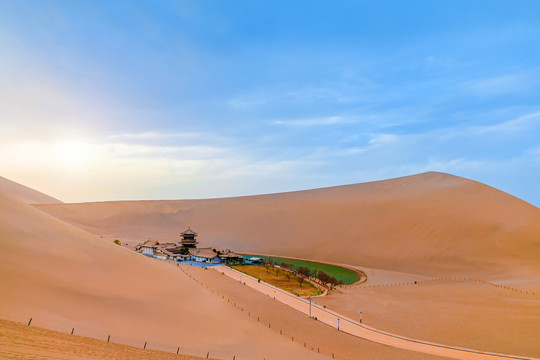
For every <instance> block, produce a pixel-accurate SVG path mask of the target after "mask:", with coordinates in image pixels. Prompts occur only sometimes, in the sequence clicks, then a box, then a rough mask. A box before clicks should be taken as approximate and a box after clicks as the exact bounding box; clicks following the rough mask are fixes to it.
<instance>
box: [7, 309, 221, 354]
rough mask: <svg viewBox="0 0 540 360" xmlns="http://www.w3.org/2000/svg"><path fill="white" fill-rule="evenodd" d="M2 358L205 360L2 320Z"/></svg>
mask: <svg viewBox="0 0 540 360" xmlns="http://www.w3.org/2000/svg"><path fill="white" fill-rule="evenodd" d="M205 358H206V357H205ZM210 358H211V357H210ZM0 359H4V360H8V359H9V360H11V359H13V360H51V359H64V360H92V359H108V360H113V359H115V360H116V359H129V360H154V359H156V360H201V359H203V357H195V356H189V355H182V354H178V355H177V354H176V353H168V352H164V351H156V350H150V349H148V348H147V349H146V350H144V349H142V348H140V347H138V348H137V347H134V346H127V345H121V344H116V343H113V342H109V343H108V342H106V341H104V340H97V339H92V338H88V337H83V336H78V335H69V334H67V333H62V332H58V331H53V330H48V329H43V328H38V327H35V326H26V325H24V324H20V323H17V322H13V321H6V320H1V319H0Z"/></svg>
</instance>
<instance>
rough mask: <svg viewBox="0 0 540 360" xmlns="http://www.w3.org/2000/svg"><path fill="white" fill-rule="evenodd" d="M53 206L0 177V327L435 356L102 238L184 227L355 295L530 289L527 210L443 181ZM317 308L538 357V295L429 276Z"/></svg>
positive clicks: (533, 229) (414, 179) (236, 350)
mask: <svg viewBox="0 0 540 360" xmlns="http://www.w3.org/2000/svg"><path fill="white" fill-rule="evenodd" d="M55 201H56V202H57V200H55V199H52V198H50V197H47V196H46V195H43V194H41V193H37V192H34V191H33V190H31V189H28V188H25V187H23V186H20V185H18V184H15V183H13V182H10V181H8V180H6V179H3V178H1V179H0V292H1V293H2V294H3V296H2V297H1V298H0V314H2V316H1V317H3V318H12V319H14V320H18V321H25V320H26V319H28V318H29V317H33V318H34V320H33V321H34V322H37V324H38V325H39V324H42V325H43V326H44V327H49V328H50V327H53V328H55V329H58V330H61V331H69V330H70V329H71V328H72V327H75V328H77V331H78V332H79V334H80V335H83V336H90V337H94V338H98V339H103V340H105V339H106V336H107V335H108V334H111V336H112V337H113V339H115V340H116V341H118V342H122V343H124V344H131V345H134V346H138V347H140V346H141V344H143V343H144V342H145V341H147V342H148V343H149V344H151V348H152V349H161V350H165V351H173V352H174V351H175V350H176V348H177V346H181V348H182V349H183V351H184V353H187V354H193V355H198V356H203V357H204V356H205V355H206V352H207V351H209V352H210V354H211V355H213V356H216V357H223V358H228V357H231V358H232V355H233V354H234V355H236V356H237V357H236V358H237V359H242V358H266V359H272V358H274V359H281V358H287V359H288V358H295V359H303V358H305V359H308V358H309V359H311V358H317V357H318V356H326V357H328V356H329V355H331V352H335V353H336V355H337V354H339V356H338V357H337V358H339V359H358V358H360V359H363V358H366V359H372V358H381V359H435V358H434V357H432V356H428V355H422V354H418V353H414V352H410V351H404V350H398V349H394V348H390V347H387V346H383V345H378V344H374V343H371V342H367V341H364V340H361V339H358V338H354V337H352V336H350V335H346V334H343V333H337V332H334V331H335V330H333V329H332V328H330V327H328V326H326V325H323V324H320V323H317V322H313V321H311V320H309V319H308V318H306V317H305V316H304V315H301V314H299V313H295V312H294V310H292V309H290V308H288V307H286V306H284V305H280V304H278V303H275V302H272V301H271V299H268V298H265V297H264V296H261V295H260V294H258V293H256V292H253V290H250V289H248V288H245V287H242V286H241V285H240V284H238V283H237V282H234V281H232V280H231V279H225V280H224V279H223V278H221V277H220V276H218V274H217V273H215V272H213V271H204V270H200V269H194V268H189V271H188V272H189V273H190V274H191V275H192V276H194V277H196V278H197V279H198V281H199V282H196V281H194V280H193V279H192V278H191V277H188V276H187V275H186V274H185V273H184V272H183V271H181V269H180V268H179V267H176V266H173V265H171V264H169V263H165V262H162V261H158V260H154V259H149V258H145V257H143V256H141V255H138V254H135V253H134V252H132V251H131V250H129V249H127V248H124V247H120V246H117V245H114V244H112V241H111V240H112V239H114V238H119V239H122V241H123V242H128V243H130V244H132V245H134V244H135V243H137V242H139V241H141V240H144V239H146V238H148V237H150V236H151V237H152V238H154V239H158V240H166V241H170V240H175V239H177V238H178V233H179V232H180V231H182V230H184V228H186V227H187V226H191V227H192V228H194V229H195V230H197V231H199V232H200V241H201V242H202V243H203V244H205V245H216V246H220V247H231V248H234V249H238V250H245V251H254V252H262V253H271V254H276V255H285V256H287V255H289V256H297V257H302V258H311V259H320V260H326V261H328V262H332V263H341V264H347V265H349V266H357V267H359V268H360V269H362V270H364V271H365V272H366V273H367V274H368V277H369V279H368V282H367V283H366V286H372V285H376V284H379V285H380V284H382V285H388V284H393V283H399V282H410V281H414V280H419V281H420V280H422V281H424V280H427V279H430V278H434V277H435V278H437V277H441V276H459V275H462V276H467V277H472V278H477V279H483V280H490V281H493V282H497V283H504V284H511V285H512V286H514V287H520V288H523V289H527V290H528V291H531V292H532V291H534V290H536V291H537V294H538V293H539V291H538V289H540V281H539V279H540V277H539V275H540V263H539V260H538V259H540V240H539V239H540V210H539V209H537V208H536V207H534V206H532V205H530V204H527V203H525V202H523V201H521V200H519V199H517V198H515V197H512V196H510V195H508V194H505V193H503V192H500V191H498V190H496V189H493V188H491V187H489V186H486V185H483V184H480V183H477V182H474V181H470V180H467V179H462V178H458V177H454V176H450V175H445V174H438V173H427V174H421V175H416V176H410V177H405V178H399V179H392V180H387V181H381V182H375V183H366V184H356V185H348V186H340V187H334V188H326V189H318V190H309V191H301V192H292V193H285V194H274V195H261V196H250V197H239V198H225V199H209V200H183V201H182V200H178V201H123V202H102V203H83V204H61V203H60V204H59V203H54V202H55ZM28 203H32V204H35V205H28ZM41 210H43V211H45V212H46V213H44V212H43V211H41ZM51 215H52V216H51ZM68 223H69V224H68ZM70 224H71V225H70ZM73 225H74V226H73ZM87 231H88V232H87ZM89 232H91V233H93V234H90V233H89ZM96 235H99V236H96ZM101 236H102V237H103V238H104V239H105V240H104V239H100V237H101ZM212 273H214V274H212ZM207 287H208V288H207ZM218 294H219V295H221V296H224V297H227V299H229V302H227V301H225V300H226V299H225V298H223V297H220V296H219V295H218ZM233 301H234V302H235V303H237V304H238V306H241V307H243V308H245V309H250V310H248V311H250V312H252V313H257V314H258V315H259V316H260V317H261V319H263V318H264V319H265V321H266V323H263V324H261V322H263V321H261V322H257V321H256V320H255V319H254V317H253V316H246V314H245V313H244V312H242V311H239V310H238V307H235V306H233V305H232V302H233ZM320 302H321V303H325V304H327V305H328V306H329V307H330V308H331V309H332V310H336V311H339V312H342V313H343V314H345V315H347V316H350V317H353V318H354V317H356V316H357V314H358V311H364V314H365V321H366V323H367V324H369V325H372V326H375V327H378V328H381V329H383V330H387V331H391V332H394V333H399V334H402V335H404V336H408V337H415V338H419V339H424V340H428V341H435V342H439V343H447V344H451V345H456V346H463V347H470V348H479V349H484V350H487V351H498V352H507V353H514V354H522V355H529V356H535V357H538V356H539V355H540V347H539V346H538V342H537V341H536V340H535V337H534V334H537V333H538V332H539V328H538V325H537V324H538V323H540V322H539V316H540V311H539V309H540V304H539V297H538V296H537V295H534V296H533V295H527V296H525V295H521V294H518V293H515V292H510V291H505V290H502V289H499V288H494V287H492V286H480V285H478V284H476V283H471V284H469V283H460V282H452V281H439V282H433V283H426V284H422V285H419V286H416V287H415V286H391V287H385V286H383V287H370V288H365V287H354V286H353V287H348V288H346V289H344V290H342V291H341V292H334V293H333V294H332V295H331V296H329V297H327V298H324V299H321V300H320ZM240 304H241V305H240ZM267 322H272V324H273V325H272V328H271V329H269V328H268V327H266V325H265V324H267ZM275 326H277V327H279V328H280V329H281V330H283V332H285V331H287V335H290V334H291V333H292V334H297V335H294V336H296V338H295V341H294V342H293V341H291V339H289V338H287V336H285V335H284V334H280V333H279V332H278V331H277V329H276V328H275ZM231 329H234V330H233V331H231ZM303 342H306V344H307V345H309V346H306V348H305V349H304V347H303ZM314 346H318V347H320V349H321V354H320V355H317V354H316V353H315V352H314V350H312V349H311V348H313V347H314ZM261 355H262V356H261Z"/></svg>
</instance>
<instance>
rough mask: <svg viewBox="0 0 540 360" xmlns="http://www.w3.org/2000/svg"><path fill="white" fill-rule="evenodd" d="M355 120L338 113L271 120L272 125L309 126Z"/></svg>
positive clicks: (352, 121) (354, 121) (345, 122)
mask: <svg viewBox="0 0 540 360" xmlns="http://www.w3.org/2000/svg"><path fill="white" fill-rule="evenodd" d="M356 122H357V120H356V119H354V118H351V117H344V116H340V115H335V116H327V117H314V118H306V119H291V120H275V121H272V122H271V124H272V125H282V126H291V127H309V126H327V125H338V124H354V123H356Z"/></svg>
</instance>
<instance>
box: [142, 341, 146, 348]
mask: <svg viewBox="0 0 540 360" xmlns="http://www.w3.org/2000/svg"><path fill="white" fill-rule="evenodd" d="M143 349H146V341H145V342H144V347H143Z"/></svg>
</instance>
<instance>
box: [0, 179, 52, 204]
mask: <svg viewBox="0 0 540 360" xmlns="http://www.w3.org/2000/svg"><path fill="white" fill-rule="evenodd" d="M0 186H1V189H2V193H3V194H4V195H5V196H9V197H11V198H13V199H17V200H19V201H22V202H24V203H26V204H62V202H61V201H60V200H58V199H55V198H53V197H51V196H49V195H46V194H43V193H41V192H39V191H36V190H33V189H30V188H28V187H26V186H23V185H21V184H18V183H16V182H14V181H11V180H9V179H6V178H4V177H2V176H0Z"/></svg>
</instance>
